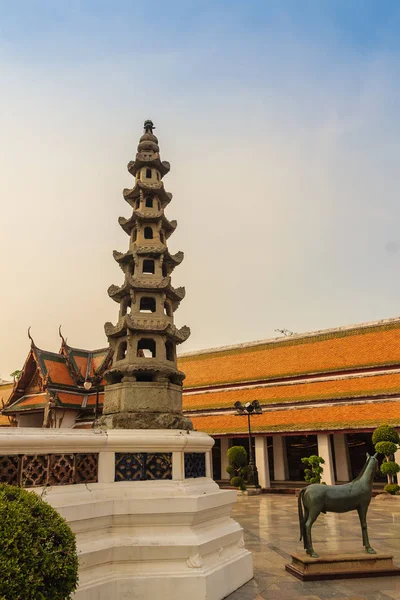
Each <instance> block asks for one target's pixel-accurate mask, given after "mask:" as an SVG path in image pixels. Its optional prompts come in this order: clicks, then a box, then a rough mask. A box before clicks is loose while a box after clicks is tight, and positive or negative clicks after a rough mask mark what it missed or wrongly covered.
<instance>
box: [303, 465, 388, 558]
mask: <svg viewBox="0 0 400 600" xmlns="http://www.w3.org/2000/svg"><path fill="white" fill-rule="evenodd" d="M376 457H377V454H374V456H370V455H369V454H368V453H367V461H366V463H365V465H364V467H363V469H362V471H361V473H360V474H359V475H358V476H357V477H356V478H355V479H353V481H350V483H345V484H344V485H324V484H320V483H313V484H312V485H309V486H307V487H306V488H304V489H302V490H301V492H300V494H299V500H298V507H299V522H300V541H301V540H302V539H303V543H304V549H305V550H306V552H307V554H309V555H310V556H312V557H313V558H318V554H316V553H315V551H314V548H313V545H312V537H311V527H312V525H313V523H314V521H316V519H317V518H318V515H319V514H320V513H321V512H322V513H324V514H325V513H326V512H335V513H343V512H349V511H350V510H356V511H357V512H358V516H359V519H360V523H361V530H362V538H363V545H364V548H365V550H366V552H368V553H369V554H376V552H375V550H374V549H373V548H371V546H370V543H369V539H368V529H367V510H368V507H369V503H370V502H371V496H372V483H373V480H374V475H375V472H376V470H377V467H378V459H377V458H376ZM303 506H304V515H303Z"/></svg>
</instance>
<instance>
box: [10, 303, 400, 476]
mask: <svg viewBox="0 0 400 600" xmlns="http://www.w3.org/2000/svg"><path fill="white" fill-rule="evenodd" d="M146 293H147V292H146ZM31 344H32V347H31V350H30V352H29V354H28V358H27V360H26V362H25V365H24V367H23V371H22V375H21V377H20V379H19V380H18V381H17V382H16V383H15V387H14V390H13V392H12V394H11V397H10V399H9V401H8V402H7V405H6V408H5V409H4V410H3V415H4V416H8V417H9V418H12V419H15V423H16V424H17V425H19V426H32V427H35V426H36V427H37V426H44V427H74V428H78V429H81V428H89V427H92V426H93V421H94V413H95V407H96V398H97V399H98V410H99V414H100V412H101V410H102V405H103V386H104V384H105V381H104V379H103V373H104V371H106V370H107V368H110V367H111V366H112V364H113V363H112V354H111V351H110V350H109V348H103V349H101V350H96V351H87V350H81V349H76V348H72V347H70V346H68V345H67V343H66V342H65V340H64V339H62V341H61V348H60V351H59V353H53V352H47V351H43V350H40V349H39V348H37V347H36V345H35V343H34V342H33V341H32V342H31ZM161 348H162V346H161ZM114 364H115V363H114ZM178 367H179V369H182V371H184V372H185V373H186V379H185V380H184V389H183V410H184V414H185V415H186V416H187V417H189V418H190V419H191V421H192V422H193V425H194V428H195V429H197V430H199V431H206V432H207V433H209V434H210V435H211V436H212V437H213V438H214V439H215V447H214V450H213V471H214V478H215V479H216V480H222V481H223V480H227V479H228V474H227V473H226V471H225V468H226V466H227V460H226V452H227V449H228V448H229V446H231V445H234V444H240V445H243V446H245V447H247V448H248V443H249V442H248V434H247V419H246V418H245V417H243V416H237V415H236V410H235V408H234V403H235V402H237V401H238V400H240V401H241V402H242V403H246V402H252V401H253V400H258V401H259V402H260V404H261V406H262V410H263V413H262V414H261V415H254V416H253V417H252V418H251V426H252V432H253V434H254V435H253V444H254V448H255V455H256V462H257V467H258V472H259V478H260V483H261V485H262V487H264V488H270V487H272V488H274V487H279V486H282V484H283V483H285V484H286V485H291V483H293V484H294V482H299V481H302V480H303V479H304V477H303V473H302V468H303V465H302V463H301V458H302V457H303V456H309V455H310V454H319V455H320V456H322V457H323V458H324V459H325V461H326V464H325V470H324V477H325V481H326V483H334V482H343V481H348V480H349V479H351V478H352V477H353V476H355V475H356V474H357V473H358V472H359V471H360V469H361V467H362V466H363V464H364V462H365V452H367V451H369V452H372V451H373V447H372V445H371V433H372V431H373V430H374V428H375V427H377V426H378V425H380V424H382V423H390V424H392V425H394V426H395V427H400V318H395V319H387V320H384V321H378V322H374V323H367V324H361V325H354V326H351V327H341V328H338V329H330V330H324V331H316V332H312V333H307V334H301V335H292V336H289V337H279V338H275V339H270V340H264V341H258V342H251V343H248V344H238V345H236V346H228V347H222V348H214V349H211V350H202V351H199V352H191V353H187V354H183V355H181V356H180V357H179V359H178ZM170 372H171V373H175V370H174V367H173V368H172V369H171V371H170ZM179 372H181V371H180V370H179ZM139 379H140V378H139ZM88 383H89V384H92V385H91V387H90V389H85V384H86V388H87V387H88ZM145 383H148V382H145ZM173 385H174V384H173ZM0 389H1V388H0Z"/></svg>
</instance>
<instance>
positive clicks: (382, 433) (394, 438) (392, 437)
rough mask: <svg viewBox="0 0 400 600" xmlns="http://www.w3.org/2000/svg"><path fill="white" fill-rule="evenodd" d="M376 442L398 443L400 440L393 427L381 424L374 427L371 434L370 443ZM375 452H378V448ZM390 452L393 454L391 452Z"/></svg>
mask: <svg viewBox="0 0 400 600" xmlns="http://www.w3.org/2000/svg"><path fill="white" fill-rule="evenodd" d="M378 442H393V443H394V444H398V443H399V442H400V439H399V434H398V433H397V431H396V430H395V428H394V427H391V426H390V425H381V426H380V427H378V428H377V429H375V431H374V433H373V434H372V443H373V444H374V446H375V444H377V443H378ZM377 452H379V450H377ZM390 454H393V452H391V453H390Z"/></svg>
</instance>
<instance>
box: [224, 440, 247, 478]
mask: <svg viewBox="0 0 400 600" xmlns="http://www.w3.org/2000/svg"><path fill="white" fill-rule="evenodd" d="M227 456H228V461H229V465H228V466H227V467H226V471H227V473H229V475H230V476H231V477H243V478H244V477H246V475H247V473H248V466H247V452H246V448H243V446H232V447H231V448H229V450H228V453H227Z"/></svg>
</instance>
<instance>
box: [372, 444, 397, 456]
mask: <svg viewBox="0 0 400 600" xmlns="http://www.w3.org/2000/svg"><path fill="white" fill-rule="evenodd" d="M375 450H376V452H379V454H384V455H385V456H389V455H390V454H394V453H395V452H396V450H397V444H394V443H393V442H377V443H376V444H375Z"/></svg>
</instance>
